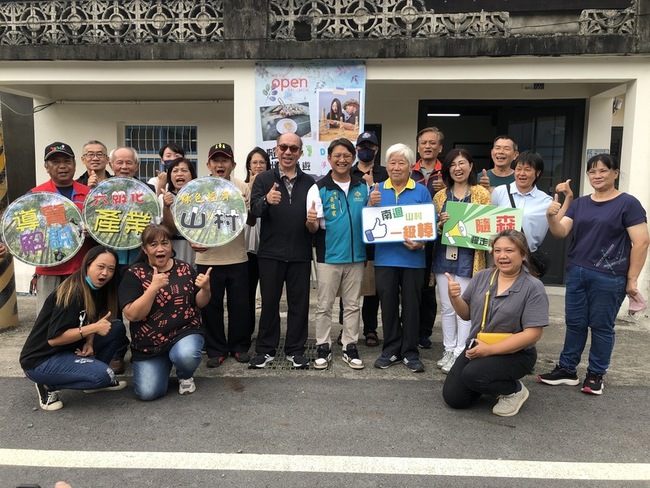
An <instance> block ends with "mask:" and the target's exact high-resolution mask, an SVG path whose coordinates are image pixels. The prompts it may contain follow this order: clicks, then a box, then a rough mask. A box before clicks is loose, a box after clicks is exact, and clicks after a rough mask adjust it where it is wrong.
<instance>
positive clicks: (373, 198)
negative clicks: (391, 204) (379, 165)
mask: <svg viewBox="0 0 650 488" xmlns="http://www.w3.org/2000/svg"><path fill="white" fill-rule="evenodd" d="M380 203H381V193H380V192H379V183H377V184H376V185H375V186H373V187H372V191H371V192H370V197H369V198H368V205H371V206H373V207H377V206H379V204H380Z"/></svg>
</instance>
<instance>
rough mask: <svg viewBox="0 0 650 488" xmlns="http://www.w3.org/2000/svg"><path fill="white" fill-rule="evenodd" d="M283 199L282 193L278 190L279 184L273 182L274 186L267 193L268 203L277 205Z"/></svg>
mask: <svg viewBox="0 0 650 488" xmlns="http://www.w3.org/2000/svg"><path fill="white" fill-rule="evenodd" d="M280 200H282V193H280V191H279V190H278V184H277V183H273V188H271V189H270V190H269V192H268V193H267V194H266V203H268V204H269V205H277V204H279V203H280Z"/></svg>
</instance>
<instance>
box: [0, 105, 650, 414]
mask: <svg viewBox="0 0 650 488" xmlns="http://www.w3.org/2000/svg"><path fill="white" fill-rule="evenodd" d="M332 109H333V110H334V104H333V105H332ZM443 139H444V135H443V133H442V132H441V131H440V130H439V129H437V128H435V127H429V128H426V129H423V130H422V131H420V132H419V133H418V135H417V139H416V142H417V153H418V154H419V156H420V159H416V157H415V152H414V151H413V150H412V149H411V148H410V147H408V146H407V145H404V144H395V145H393V146H391V147H389V148H388V150H387V151H386V154H385V168H384V167H382V166H381V165H379V164H378V162H377V153H378V150H379V144H378V141H377V138H376V136H375V135H374V134H372V133H369V132H364V133H362V134H360V135H359V138H358V140H357V141H356V142H357V144H356V146H355V144H353V143H352V142H351V141H349V140H347V139H345V138H340V139H336V140H334V141H332V142H331V143H330V145H329V147H328V149H327V160H328V162H329V165H330V171H329V172H328V173H327V174H326V175H325V176H324V177H323V178H321V179H319V180H318V181H315V180H314V178H312V176H310V175H309V174H307V173H305V172H303V171H302V170H301V168H300V165H299V159H300V157H301V155H302V145H303V143H302V140H301V138H300V137H299V136H297V135H295V134H292V133H286V134H282V135H280V137H279V138H278V140H277V145H276V148H275V154H276V156H277V165H276V166H275V167H274V168H271V165H270V160H269V155H268V154H267V153H266V151H264V150H263V149H261V148H255V149H253V150H252V151H251V152H250V153H249V154H248V157H247V159H246V170H247V177H246V181H240V180H239V179H237V178H235V177H234V176H233V175H232V173H233V170H234V168H235V165H236V163H235V160H234V156H233V151H232V148H231V146H229V145H228V144H224V143H221V144H216V145H214V146H212V147H211V148H210V150H209V154H208V161H207V163H206V164H207V168H208V170H209V172H210V174H211V175H212V176H215V177H220V178H224V179H227V180H230V181H231V183H233V184H234V185H235V186H236V187H237V188H238V189H239V191H240V192H241V194H242V196H243V197H244V198H245V199H246V201H247V202H248V204H249V208H250V215H249V220H248V222H247V224H248V225H247V226H246V229H245V232H242V233H241V234H240V235H239V236H238V237H237V238H236V239H234V240H232V241H231V242H229V243H228V244H226V245H224V246H220V247H213V248H206V247H203V246H198V245H196V244H193V243H191V242H187V241H186V240H185V239H184V238H183V237H182V236H180V235H179V233H178V231H177V229H176V227H175V225H174V220H173V218H172V216H171V210H170V207H171V205H172V204H173V202H174V198H175V195H176V193H177V192H178V191H179V190H180V189H181V188H182V187H183V186H184V185H185V184H187V183H188V182H189V181H190V180H192V179H193V178H196V170H195V169H194V166H193V164H191V162H190V161H189V160H187V159H185V158H184V154H183V150H182V148H180V147H178V146H175V145H173V146H172V145H170V147H166V148H162V149H161V153H160V156H161V160H162V161H164V170H165V171H164V172H161V174H159V175H158V176H157V177H156V178H155V179H154V180H153V181H151V182H150V183H151V184H152V185H154V187H155V188H156V190H157V191H158V194H159V199H160V204H161V207H162V223H154V224H151V225H149V226H148V227H147V228H146V229H145V231H144V232H143V233H142V245H141V247H140V249H138V256H137V258H136V259H135V260H134V259H133V258H132V257H131V256H128V255H125V256H120V253H122V254H126V253H125V252H124V251H119V252H115V251H113V250H111V249H109V248H106V247H104V246H95V247H92V248H90V247H89V248H88V249H85V250H82V252H80V253H79V254H80V255H81V257H80V258H78V261H79V262H78V263H77V262H76V261H75V262H74V263H73V262H72V261H69V262H68V263H65V264H64V265H61V266H62V267H64V268H65V269H64V268H62V269H60V270H57V269H56V268H57V267H54V268H45V270H46V273H48V274H47V275H45V276H54V277H56V281H54V280H52V283H50V284H49V288H41V281H42V280H41V279H40V275H39V295H40V294H41V293H43V292H42V290H47V296H46V297H42V295H41V297H42V298H41V299H42V300H43V302H44V303H43V307H42V309H40V312H39V314H38V318H37V320H36V323H35V325H34V328H33V330H32V332H31V334H30V336H29V338H28V340H27V342H26V344H25V347H24V349H23V352H22V354H21V365H22V367H23V369H24V370H25V374H26V375H27V376H28V377H29V378H30V379H32V380H33V381H34V382H35V383H36V387H37V390H38V395H39V402H40V405H41V407H42V408H43V409H45V410H56V409H59V408H61V407H62V406H63V405H62V402H61V400H60V398H59V396H58V390H60V389H64V388H70V389H83V390H85V391H89V392H94V391H110V390H117V389H121V388H124V386H125V383H124V382H123V381H120V380H118V379H117V378H116V376H115V375H116V374H119V373H121V372H123V358H124V353H125V352H126V350H127V347H128V344H129V340H128V339H127V337H126V329H125V327H124V324H123V322H122V320H121V319H122V314H123V316H124V317H126V319H128V321H129V326H130V339H131V340H130V348H131V360H132V362H133V375H134V384H135V388H134V389H135V394H136V397H137V398H140V399H142V400H152V399H155V398H158V397H160V396H162V395H164V394H166V392H167V389H168V381H169V375H170V372H171V370H172V368H173V367H175V368H176V376H177V378H178V389H179V393H181V394H188V393H192V392H193V391H195V389H196V386H195V384H194V381H193V375H194V372H195V371H196V369H197V367H198V366H199V364H200V362H201V351H202V350H204V351H205V352H206V353H207V356H208V358H207V364H206V365H207V367H211V368H215V367H219V366H220V365H221V364H223V362H224V361H225V360H226V359H227V358H228V357H231V356H232V357H233V358H234V359H235V360H236V361H238V362H242V363H248V365H249V368H251V369H261V368H264V367H266V366H267V365H269V364H270V363H272V362H273V361H275V359H276V355H277V352H278V348H279V343H280V334H281V326H280V325H281V321H280V301H281V297H282V292H283V289H284V290H285V291H286V300H287V306H288V312H287V320H286V322H287V323H286V337H285V343H284V353H285V355H286V360H287V361H289V362H290V364H291V365H292V366H293V367H294V368H307V367H309V365H310V362H311V361H310V359H309V358H307V357H306V355H305V346H306V342H307V339H308V316H309V289H310V276H311V260H312V248H315V255H316V273H317V279H318V301H317V303H316V306H315V335H316V344H317V357H316V358H315V359H314V361H313V368H315V369H327V368H328V367H329V366H330V363H331V361H332V357H333V342H334V341H333V340H332V308H333V305H334V304H335V302H336V297H337V296H340V303H341V317H340V322H341V324H342V330H341V333H340V335H339V336H338V339H335V341H336V342H337V343H338V344H339V345H340V346H341V353H340V357H341V359H342V360H343V361H344V362H345V363H346V364H347V365H348V366H349V367H350V368H352V369H362V368H364V366H365V365H364V362H363V359H362V358H361V357H360V355H359V350H358V348H357V344H358V341H359V338H360V334H361V332H363V335H364V336H365V342H366V345H368V346H377V345H379V344H380V341H379V337H378V334H377V320H378V308H379V306H381V311H382V314H381V316H382V325H383V343H381V346H382V351H381V354H380V355H379V357H378V358H377V359H376V360H375V361H374V366H375V367H376V368H380V369H385V368H388V367H390V366H393V365H395V364H398V363H403V364H404V365H405V366H406V367H407V368H408V369H409V370H411V371H413V372H416V373H418V372H423V371H424V370H425V365H424V363H423V362H422V361H421V360H420V356H419V352H418V351H419V348H430V347H431V346H432V343H431V339H430V336H431V333H432V329H433V324H434V320H435V317H436V313H437V300H436V290H435V288H436V286H437V287H438V295H439V299H440V302H441V328H442V333H443V345H444V352H443V355H442V357H441V358H440V360H439V361H438V362H437V364H436V365H437V367H438V368H439V369H441V371H442V372H443V373H445V374H447V377H446V379H445V384H444V387H443V392H442V393H443V398H444V400H445V402H446V403H447V404H448V405H450V406H451V407H453V408H467V407H469V406H470V405H472V404H473V403H474V402H475V401H476V399H477V398H479V397H480V396H481V395H483V394H487V395H491V396H494V397H496V398H497V403H496V405H495V406H494V408H493V412H494V413H495V414H496V415H500V416H511V415H515V414H517V413H518V412H519V409H520V408H521V407H522V405H523V404H524V402H525V401H526V399H527V398H528V395H529V393H528V390H527V388H526V387H525V385H524V384H523V382H522V381H521V378H523V377H524V376H525V375H526V374H529V373H530V372H531V371H532V369H533V366H534V364H535V361H536V349H535V344H536V342H537V341H539V339H540V338H541V336H542V331H543V328H544V327H545V326H547V325H548V323H549V311H548V298H547V296H546V293H545V291H544V286H543V284H542V283H541V281H540V280H539V279H538V277H537V274H538V272H539V270H538V269H536V268H535V267H534V266H532V265H531V254H532V253H533V252H535V251H537V249H538V248H539V246H540V244H541V243H542V241H543V240H544V237H545V236H546V233H547V231H548V230H550V231H551V234H552V235H553V236H554V237H556V238H564V237H567V236H568V235H569V234H571V233H572V234H573V239H572V241H571V245H570V248H569V254H568V266H567V269H568V272H567V292H566V324H567V330H566V339H565V345H564V349H563V351H562V354H561V355H560V360H559V363H558V364H557V366H556V368H555V369H554V370H553V371H552V372H550V373H547V374H540V375H539V376H538V379H539V381H541V382H543V383H546V384H550V385H559V384H568V385H577V384H579V379H578V376H577V366H578V364H579V362H580V357H581V355H582V352H583V349H584V347H585V344H586V340H587V334H588V330H589V329H591V333H592V337H591V349H590V355H589V364H588V367H587V373H586V378H585V380H584V383H583V386H582V391H584V392H586V393H591V394H600V393H602V389H603V386H602V385H603V375H604V374H605V373H606V371H607V368H608V366H609V361H610V357H611V352H612V349H613V345H614V320H615V317H616V313H617V312H618V309H619V308H620V306H621V303H622V300H623V299H624V297H625V296H626V294H627V295H629V296H632V297H634V296H636V294H637V293H638V292H639V291H638V283H637V281H638V277H639V274H640V272H641V269H642V267H643V265H644V262H645V258H646V254H647V248H648V244H649V242H650V239H649V238H648V229H647V219H646V214H645V211H644V209H643V208H642V207H641V205H640V203H639V202H638V200H637V199H635V198H634V197H632V196H631V195H628V194H625V193H622V192H620V191H619V190H617V189H616V187H615V182H616V179H617V177H618V174H619V168H618V164H617V162H616V161H615V159H614V158H612V157H611V156H609V155H607V154H600V155H598V156H595V157H593V158H591V159H590V160H589V161H588V163H587V175H588V177H589V181H590V183H591V185H592V187H593V189H594V193H592V194H591V195H586V196H583V197H581V198H577V199H575V200H574V199H573V192H572V190H571V187H570V180H567V181H566V182H562V183H560V184H558V185H557V187H556V194H555V195H554V197H551V196H549V195H547V194H545V193H544V192H542V191H541V190H540V189H538V188H537V186H536V182H537V181H538V179H539V178H540V176H541V175H542V173H543V171H544V163H543V160H542V158H541V157H540V156H539V154H537V153H534V152H531V151H524V152H522V153H519V152H518V148H517V144H516V142H515V141H514V140H513V139H512V137H510V136H507V135H503V136H499V137H497V138H496V139H495V140H494V144H493V149H492V158H493V161H494V168H493V169H492V170H490V171H489V172H486V171H483V172H482V174H480V173H477V171H476V168H475V166H474V161H473V159H472V156H471V154H469V153H468V152H467V151H466V150H464V149H453V150H451V151H449V152H448V153H447V155H446V157H445V158H444V159H443V160H442V161H440V160H439V159H438V156H439V154H440V153H441V151H442V149H443ZM166 151H167V152H169V154H167V152H166ZM100 159H101V160H104V161H105V162H104V166H103V167H102V166H101V164H98V160H100ZM83 160H84V162H85V163H87V164H86V167H87V169H88V171H87V172H86V173H85V174H84V175H82V179H84V181H85V182H86V183H87V184H88V185H90V186H94V185H96V184H97V183H99V182H100V181H101V180H103V179H104V178H107V177H110V176H111V175H110V174H109V173H108V172H107V171H106V169H105V168H106V163H107V162H108V164H109V165H110V168H112V170H113V171H114V172H115V174H116V175H119V176H123V177H135V173H136V171H137V154H136V153H135V151H133V150H132V149H130V148H118V149H116V150H114V151H113V152H112V153H111V155H110V157H109V155H108V154H107V151H106V147H105V146H104V145H103V144H101V143H99V142H98V141H91V142H90V143H88V144H87V145H85V146H84V155H83ZM355 161H357V163H356V164H354V163H355ZM45 167H46V170H47V171H48V174H50V176H51V180H50V181H49V182H47V183H46V184H44V185H41V186H40V187H37V188H36V189H34V190H37V189H40V190H41V191H43V190H44V191H57V192H59V193H61V194H63V195H64V196H67V197H68V198H70V199H71V200H73V201H75V202H76V203H77V204H78V205H79V204H80V202H83V198H84V197H85V195H86V194H87V192H88V191H89V187H88V186H85V185H83V184H82V183H79V182H73V180H72V177H73V175H74V168H75V167H74V153H73V152H72V150H71V149H70V147H69V146H67V145H65V144H62V143H53V144H52V145H50V146H48V148H46V151H45ZM559 194H560V195H562V196H563V201H562V202H560V199H559ZM447 202H461V203H468V204H469V203H474V204H482V205H489V204H492V205H498V206H508V207H516V208H520V209H522V210H523V223H522V228H521V229H510V230H506V231H503V232H500V233H499V234H497V235H496V236H495V237H494V238H493V241H492V251H491V253H490V254H491V257H490V256H487V255H486V254H487V253H486V252H484V251H480V250H473V249H466V248H459V247H455V246H449V245H443V244H442V242H441V241H440V237H438V239H437V240H435V241H433V240H432V241H421V240H411V239H409V238H405V239H404V240H403V242H380V243H376V244H372V245H369V244H364V239H363V237H364V236H363V232H364V231H363V225H362V210H363V208H364V207H367V206H379V207H384V206H394V205H411V204H419V205H432V206H434V207H435V212H436V214H437V217H438V218H437V222H438V226H439V227H438V230H439V232H438V235H439V236H440V234H441V232H440V231H441V230H442V226H443V225H444V223H445V221H446V220H447V219H448V218H449V215H448V213H447V209H446V205H447ZM3 252H6V250H5V249H4V248H2V247H0V255H1V253H3ZM491 262H493V265H489V263H491ZM75 263H76V264H75ZM75 266H76V267H75ZM37 272H38V271H37ZM66 278H67V279H66ZM46 281H47V280H46ZM258 282H259V289H260V294H261V298H262V308H261V313H260V318H259V324H258V330H257V340H256V342H255V348H254V351H253V352H254V354H253V355H252V356H251V355H249V349H250V346H251V344H252V335H253V332H254V330H255V325H256V322H255V297H256V292H257V285H258ZM368 282H370V283H371V286H370V290H365V291H363V290H364V287H365V288H367V286H365V285H368ZM118 284H119V288H118ZM362 295H363V306H360V302H361V298H362ZM224 298H225V299H226V303H227V310H228V324H227V326H226V323H225V318H224ZM39 308H40V307H39ZM361 323H363V328H361ZM80 358H83V360H79V359H80ZM120 362H121V363H120Z"/></svg>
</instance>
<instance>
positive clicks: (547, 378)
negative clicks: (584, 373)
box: [537, 364, 580, 386]
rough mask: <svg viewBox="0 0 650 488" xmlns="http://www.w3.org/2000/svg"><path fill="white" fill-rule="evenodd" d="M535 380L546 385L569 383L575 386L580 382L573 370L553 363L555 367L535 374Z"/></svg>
mask: <svg viewBox="0 0 650 488" xmlns="http://www.w3.org/2000/svg"><path fill="white" fill-rule="evenodd" d="M537 380H538V381H541V382H542V383H546V384H547V385H553V386H555V385H569V386H576V385H578V384H580V380H579V379H578V375H577V374H576V373H575V372H574V373H571V372H570V371H568V370H566V369H564V368H561V367H560V365H559V364H556V365H555V369H554V370H553V371H551V372H550V373H546V374H540V375H537Z"/></svg>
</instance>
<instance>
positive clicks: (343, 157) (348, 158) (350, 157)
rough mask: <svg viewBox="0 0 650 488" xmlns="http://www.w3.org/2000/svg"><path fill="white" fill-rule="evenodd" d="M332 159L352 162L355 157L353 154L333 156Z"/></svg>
mask: <svg viewBox="0 0 650 488" xmlns="http://www.w3.org/2000/svg"><path fill="white" fill-rule="evenodd" d="M332 159H333V160H334V161H341V160H343V161H352V160H353V159H354V156H353V155H352V154H332Z"/></svg>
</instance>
